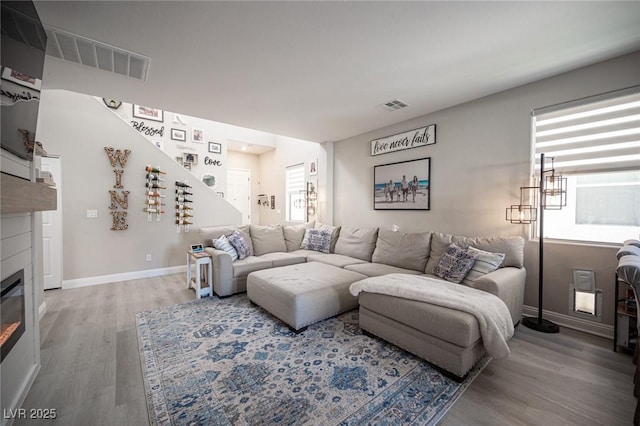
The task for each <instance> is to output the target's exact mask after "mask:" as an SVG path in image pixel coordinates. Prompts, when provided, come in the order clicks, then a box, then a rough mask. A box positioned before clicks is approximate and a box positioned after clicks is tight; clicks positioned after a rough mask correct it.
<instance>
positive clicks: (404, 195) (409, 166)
mask: <svg viewBox="0 0 640 426" xmlns="http://www.w3.org/2000/svg"><path fill="white" fill-rule="evenodd" d="M430 194H431V157H427V158H420V159H418V160H409V161H400V162H397V163H389V164H381V165H379V166H374V168H373V209H374V210H430V208H431V203H430V198H431V197H430Z"/></svg>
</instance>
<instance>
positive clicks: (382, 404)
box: [136, 295, 490, 425]
mask: <svg viewBox="0 0 640 426" xmlns="http://www.w3.org/2000/svg"><path fill="white" fill-rule="evenodd" d="M136 315H137V325H138V340H139V345H140V354H141V355H140V357H141V360H142V370H143V377H144V385H145V391H146V397H147V407H148V409H149V419H150V421H151V424H159V425H174V424H176V425H181V424H199V425H301V424H313V425H359V424H375V425H396V424H402V423H406V424H419V425H423V424H424V425H431V424H436V423H437V422H438V421H439V420H440V419H442V417H443V416H444V414H445V413H446V412H447V410H448V409H449V408H451V406H452V405H453V404H454V402H455V401H456V400H457V399H458V398H459V397H460V395H461V394H462V392H463V391H464V389H465V388H466V387H468V386H469V384H470V383H471V381H473V379H474V378H475V377H476V376H477V375H478V373H479V372H480V371H481V370H482V368H484V366H485V365H486V364H487V363H488V362H489V359H490V358H485V359H484V360H483V361H481V362H480V363H479V364H478V366H476V367H475V368H474V369H473V370H472V371H471V372H470V373H469V375H468V378H467V379H466V381H465V382H463V383H456V382H455V381H453V380H451V379H449V378H447V377H445V376H444V375H442V374H441V373H440V372H439V371H438V370H436V369H435V368H433V367H432V366H430V365H429V364H428V363H426V362H424V361H422V360H420V359H419V358H417V357H415V356H413V355H411V354H409V353H407V352H405V351H403V350H401V349H398V348H397V347H395V346H393V345H391V344H388V343H386V342H384V341H382V340H379V339H376V338H373V337H368V336H365V335H364V334H362V331H361V330H360V328H359V327H358V312H357V310H355V311H351V312H348V313H346V314H343V315H340V316H339V317H336V318H332V319H329V320H326V321H322V322H320V323H318V324H315V325H312V326H309V328H308V329H307V330H306V331H304V332H303V333H300V334H297V335H296V334H295V333H293V332H291V331H290V330H289V328H287V326H286V325H285V324H284V323H282V322H280V321H279V320H277V319H276V318H274V317H273V316H271V315H270V314H269V313H267V312H266V311H264V310H262V309H260V308H258V307H256V306H253V305H251V304H250V303H249V301H248V299H247V298H246V296H245V295H239V296H234V297H230V298H226V299H222V300H220V299H217V298H212V299H211V298H204V299H200V300H196V301H193V302H189V303H185V304H181V305H174V306H169V307H166V308H161V309H155V310H149V311H145V312H140V313H138V314H136Z"/></svg>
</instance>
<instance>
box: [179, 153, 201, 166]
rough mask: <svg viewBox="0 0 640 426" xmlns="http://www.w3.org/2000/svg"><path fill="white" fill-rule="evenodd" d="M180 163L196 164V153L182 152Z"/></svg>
mask: <svg viewBox="0 0 640 426" xmlns="http://www.w3.org/2000/svg"><path fill="white" fill-rule="evenodd" d="M182 163H183V165H185V166H186V165H187V164H189V165H191V164H198V154H193V153H191V152H183V153H182Z"/></svg>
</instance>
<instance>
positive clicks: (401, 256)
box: [371, 229, 431, 272]
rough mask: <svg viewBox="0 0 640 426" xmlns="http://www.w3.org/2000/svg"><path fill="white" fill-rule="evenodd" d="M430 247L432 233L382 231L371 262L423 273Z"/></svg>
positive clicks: (379, 233) (379, 232)
mask: <svg viewBox="0 0 640 426" xmlns="http://www.w3.org/2000/svg"><path fill="white" fill-rule="evenodd" d="M430 245H431V232H421V233H416V234H405V233H402V232H394V231H391V230H389V229H380V230H379V231H378V240H377V241H376V249H375V250H374V252H373V256H372V257H371V261H372V262H375V263H384V264H385V265H391V266H397V267H398V268H405V269H413V270H416V271H420V272H423V271H424V268H425V267H426V265H427V259H428V258H429V251H430Z"/></svg>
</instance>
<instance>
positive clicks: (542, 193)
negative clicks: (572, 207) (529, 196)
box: [506, 154, 567, 333]
mask: <svg viewBox="0 0 640 426" xmlns="http://www.w3.org/2000/svg"><path fill="white" fill-rule="evenodd" d="M544 162H545V158H544V154H540V183H539V185H538V186H521V187H520V204H516V205H512V206H510V207H507V212H506V218H507V220H508V221H509V222H511V223H517V224H530V223H533V222H535V221H536V220H537V221H538V224H539V226H540V236H539V242H540V254H539V260H538V268H539V269H538V316H537V317H524V318H523V319H522V324H524V325H525V326H526V327H528V328H531V329H533V330H537V331H540V332H543V333H557V332H558V331H559V327H558V325H557V324H555V323H553V322H551V321H549V320H546V319H543V318H542V295H543V288H544V211H545V210H559V209H561V208H562V207H564V206H566V205H567V179H566V178H563V177H562V176H560V175H556V173H555V169H554V167H553V158H551V168H550V169H545V164H544ZM531 190H538V203H537V205H538V207H537V208H536V207H533V206H532V205H530V204H524V199H523V197H524V191H531Z"/></svg>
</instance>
